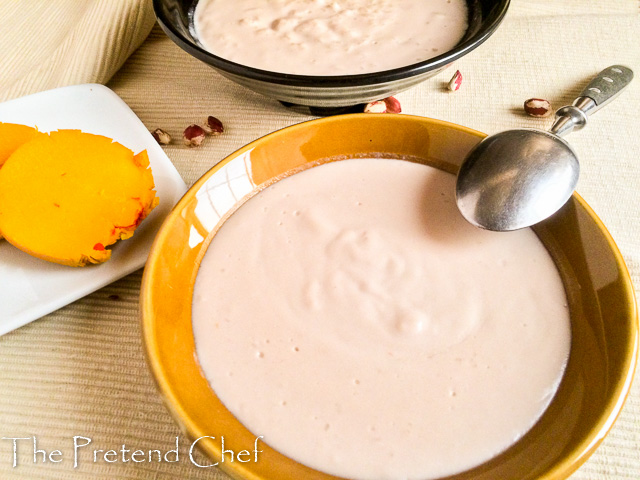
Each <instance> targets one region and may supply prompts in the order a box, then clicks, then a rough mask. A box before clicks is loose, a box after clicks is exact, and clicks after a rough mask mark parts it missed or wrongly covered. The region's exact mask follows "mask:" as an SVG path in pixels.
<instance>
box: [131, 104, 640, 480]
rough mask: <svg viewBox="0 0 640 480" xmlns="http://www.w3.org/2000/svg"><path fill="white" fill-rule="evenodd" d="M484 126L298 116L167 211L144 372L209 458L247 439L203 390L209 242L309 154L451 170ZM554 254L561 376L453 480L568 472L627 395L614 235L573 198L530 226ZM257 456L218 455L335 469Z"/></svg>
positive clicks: (149, 283)
mask: <svg viewBox="0 0 640 480" xmlns="http://www.w3.org/2000/svg"><path fill="white" fill-rule="evenodd" d="M482 137H483V135H482V134H481V133H478V132H475V131H472V130H469V129H467V128H464V127H460V126H458V125H453V124H450V123H446V122H441V121H437V120H430V119H426V118H418V117H411V116H407V115H374V114H359V115H345V116H339V117H329V118H324V119H321V120H314V121H311V122H306V123H302V124H299V125H295V126H292V127H289V128H285V129H283V130H280V131H278V132H275V133H272V134H270V135H267V136H266V137H264V138H261V139H259V140H256V141H255V142H252V143H250V144H249V145H247V146H245V147H243V148H241V149H240V150H238V151H237V152H235V153H233V154H232V155H231V156H229V157H228V158H226V159H225V160H223V161H222V162H220V163H219V164H218V165H216V166H215V167H214V168H213V169H211V170H210V171H209V172H207V173H206V174H205V175H204V176H203V177H202V178H200V180H198V181H197V182H196V184H195V185H194V186H193V187H192V188H191V189H190V190H189V191H188V192H187V194H186V195H185V196H184V197H183V198H182V200H180V202H179V203H178V204H177V206H176V207H175V208H174V210H173V212H172V213H171V214H170V215H169V217H168V218H167V219H166V221H165V223H164V225H163V227H162V229H161V231H160V233H159V234H158V236H157V238H156V240H155V243H154V245H153V248H152V250H151V254H150V256H149V259H148V261H147V265H146V268H145V272H144V278H143V285H142V299H141V312H142V324H143V330H144V343H145V347H146V352H147V356H148V361H149V364H150V366H151V370H152V372H153V375H154V376H155V379H156V381H157V383H158V387H159V390H160V393H161V395H162V396H163V398H164V400H165V402H166V404H167V406H168V407H169V409H170V411H171V413H172V415H173V416H174V418H175V419H176V421H177V422H178V423H179V424H180V426H181V427H182V429H183V431H184V432H185V433H186V434H187V435H188V436H189V437H191V438H192V439H196V438H200V437H203V436H215V437H216V440H213V439H210V438H205V439H202V440H201V441H199V442H198V447H201V448H202V450H203V451H204V452H205V453H206V455H207V456H208V457H210V458H211V459H212V461H217V460H219V458H220V443H219V437H220V436H224V438H225V448H231V449H233V450H236V451H237V450H243V449H246V448H247V447H248V446H253V442H254V440H255V436H254V435H253V434H252V433H251V432H249V431H248V430H247V429H246V428H244V427H243V425H241V424H240V423H239V422H238V421H237V420H236V419H235V418H234V417H233V416H232V415H231V414H230V413H229V411H228V410H227V409H226V408H225V407H224V406H223V405H222V403H221V402H220V400H219V399H218V398H217V397H216V395H215V393H214V392H213V391H212V390H211V389H210V388H209V385H208V383H207V381H206V380H205V378H204V376H203V375H202V372H201V371H200V368H199V366H198V363H197V361H196V356H195V348H194V340H193V334H192V329H191V296H192V291H193V284H194V281H195V277H196V273H197V270H198V265H199V260H200V258H201V257H202V255H203V253H204V250H205V247H204V246H205V245H207V244H208V242H207V241H206V239H207V238H208V237H210V234H211V235H213V233H212V232H215V230H216V227H217V226H218V225H219V224H220V222H221V221H222V220H224V218H225V216H228V215H229V214H230V213H231V212H232V211H233V210H234V208H236V207H237V206H238V205H239V203H241V202H242V200H243V199H246V198H247V197H248V196H250V195H251V194H252V193H255V192H256V191H257V190H258V189H259V188H260V186H264V185H267V184H269V183H272V182H274V181H276V180H277V179H279V178H282V176H283V175H284V174H286V173H291V172H295V170H296V169H301V168H303V167H304V165H305V164H307V163H309V162H316V161H318V160H322V159H327V158H334V157H340V158H341V157H350V156H358V155H367V156H370V155H371V154H383V155H388V156H394V157H395V156H409V157H413V158H417V159H419V160H420V161H422V162H424V163H428V164H431V165H433V166H436V167H438V168H441V169H443V170H446V171H449V172H452V173H454V172H456V171H457V169H458V166H459V164H460V163H461V161H462V159H463V158H464V156H465V154H466V153H467V152H468V151H469V150H470V149H471V147H473V146H474V145H475V144H476V143H477V142H478V141H480V140H481V138H482ZM535 231H536V233H537V234H538V236H539V237H540V238H541V240H542V241H543V243H544V244H545V245H546V247H547V248H548V250H549V251H550V253H551V255H552V256H553V258H554V259H555V261H556V263H557V265H558V267H559V270H560V271H561V274H562V276H563V280H564V283H565V287H566V290H567V295H568V298H569V302H570V310H571V320H572V346H571V355H570V358H569V363H568V366H567V369H566V373H565V377H564V379H563V381H562V384H561V385H560V388H559V390H558V393H557V395H556V397H555V398H554V400H553V401H552V403H551V405H550V406H549V408H548V409H547V411H546V412H545V413H544V415H543V416H542V418H541V419H540V420H539V422H538V423H537V424H536V425H535V426H534V427H533V428H532V429H531V430H530V431H529V432H528V433H527V434H526V435H525V436H524V437H523V438H521V439H520V440H519V441H518V442H517V443H515V444H514V445H513V446H512V447H511V448H509V449H508V450H506V451H505V452H504V453H503V454H501V455H499V456H498V457H496V458H494V459H492V460H491V461H489V462H487V463H485V464H483V465H481V466H479V467H477V468H475V469H473V470H470V471H468V472H465V473H462V474H459V475H456V476H454V477H451V478H452V479H453V478H455V479H478V480H479V479H483V480H484V479H486V480H489V479H490V480H495V479H501V480H509V479H513V480H525V479H534V478H535V479H547V480H550V479H564V478H567V477H568V476H569V475H570V474H571V473H572V472H573V471H575V470H576V469H577V468H578V467H579V466H580V465H581V464H582V463H583V462H584V461H585V460H586V459H587V458H588V457H589V455H590V454H591V453H593V451H594V450H595V449H596V447H597V446H598V445H599V443H600V442H601V441H602V439H603V438H604V436H605V434H606V433H607V432H608V431H609V429H610V428H611V426H612V424H613V422H614V420H615V419H616V417H617V416H618V414H619V412H620V409H621V408H622V405H623V403H624V400H625V398H626V396H627V393H628V392H629V387H630V384H631V380H632V378H633V371H634V368H635V364H636V359H637V352H638V318H637V312H636V303H635V299H634V294H633V288H632V285H631V281H630V279H629V274H628V272H627V269H626V267H625V265H624V262H623V259H622V257H621V255H620V252H619V251H618V249H617V247H616V246H615V244H614V242H613V240H612V239H611V236H610V235H609V233H608V232H607V230H606V229H605V227H604V226H603V225H602V223H601V222H600V220H599V219H598V218H597V217H596V215H595V214H594V213H593V211H592V210H591V209H590V208H589V207H588V206H587V204H586V203H585V202H584V201H583V200H582V199H581V198H580V197H579V196H578V195H574V196H573V197H572V198H571V199H570V200H569V202H568V203H567V205H566V206H565V207H563V208H562V210H561V211H560V212H558V213H557V214H556V215H555V216H553V217H552V218H551V219H549V220H548V221H546V222H544V223H542V224H540V225H539V226H537V227H536V228H535ZM263 450H264V452H263V453H261V454H260V457H259V461H258V462H247V463H239V462H234V463H231V462H226V463H223V464H221V466H223V467H224V469H225V470H226V471H227V473H229V474H230V475H231V476H233V477H235V478H239V479H240V478H241V479H251V480H258V479H260V480H267V479H269V480H299V479H307V480H320V479H329V478H335V477H331V476H329V475H326V474H323V473H320V472H318V471H315V470H312V469H310V468H307V467H304V466H302V465H300V464H298V463H296V462H295V461H293V460H291V459H289V458H287V457H285V456H283V455H281V454H280V453H278V452H276V451H275V450H273V449H270V448H269V447H268V446H266V445H265V446H263Z"/></svg>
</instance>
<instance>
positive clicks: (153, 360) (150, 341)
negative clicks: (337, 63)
mask: <svg viewBox="0 0 640 480" xmlns="http://www.w3.org/2000/svg"><path fill="white" fill-rule="evenodd" d="M356 117H359V118H367V117H368V118H371V114H366V113H357V114H345V115H335V116H331V117H325V118H317V119H312V120H307V121H304V122H301V123H297V124H294V125H290V126H286V127H283V128H280V129H278V130H275V131H273V132H270V133H268V134H265V135H263V136H261V137H259V138H257V139H256V140H253V141H252V142H250V143H248V144H246V145H244V146H242V147H240V148H239V149H237V150H235V151H234V152H232V153H230V154H229V155H228V156H226V157H225V158H223V159H222V160H221V161H220V162H218V163H217V164H216V165H214V166H213V167H212V168H210V169H209V170H207V171H206V172H205V173H204V174H203V175H202V176H201V177H200V178H199V179H198V180H196V182H195V183H194V184H193V185H192V186H191V187H190V188H189V189H188V190H187V192H186V193H185V194H184V195H183V197H182V198H181V199H180V200H179V201H178V202H177V203H176V205H175V206H174V208H173V210H172V211H171V212H170V213H169V214H168V215H167V217H166V219H165V220H164V222H163V225H162V226H161V227H160V230H159V232H158V234H157V236H156V238H155V240H154V242H153V244H152V247H151V250H150V252H149V257H148V261H147V264H146V266H145V269H144V273H143V278H142V283H141V294H140V304H139V305H140V306H139V312H140V322H141V328H142V344H143V350H144V354H145V357H146V360H147V365H148V367H149V370H150V372H151V374H152V378H153V380H154V383H155V384H156V386H157V388H158V392H159V394H160V396H161V397H162V400H163V402H164V404H165V405H166V407H167V409H168V410H169V412H170V413H171V415H172V417H173V419H174V421H175V422H176V423H177V424H178V425H179V426H180V428H181V429H182V431H183V432H185V433H187V434H188V435H189V436H193V434H194V432H198V431H199V427H198V425H197V422H196V421H195V420H194V419H193V418H192V415H190V414H189V413H188V412H187V411H186V410H185V409H184V408H183V406H182V405H181V403H180V401H179V400H178V398H177V396H176V393H175V391H174V387H172V386H171V385H170V382H169V381H168V379H167V377H166V374H165V372H164V371H163V367H162V362H161V359H160V356H159V354H158V350H159V348H158V345H157V344H156V342H155V339H154V337H153V330H154V327H153V326H152V324H151V322H150V320H149V319H150V318H152V317H153V316H154V315H153V313H152V308H151V306H150V303H149V300H148V299H149V296H150V295H149V293H148V292H149V291H150V289H151V286H152V283H153V270H154V269H155V268H156V266H155V265H154V261H155V259H156V258H157V257H158V256H159V251H160V244H161V243H162V242H163V239H164V238H165V237H166V236H168V235H169V228H168V226H169V224H170V220H171V219H172V218H173V217H174V216H176V215H178V216H179V215H180V212H181V211H182V209H183V208H185V207H186V206H187V205H188V204H189V203H190V202H191V201H192V200H193V197H195V194H196V192H197V191H198V190H199V189H200V188H201V187H202V186H203V185H204V184H205V183H206V182H207V181H208V180H209V179H210V178H211V177H212V176H213V175H214V174H215V173H216V172H218V171H219V170H221V169H222V168H223V167H224V166H226V165H227V164H228V163H230V162H231V161H233V160H235V159H236V158H237V157H239V156H241V155H242V154H244V153H246V152H248V151H251V150H252V149H253V148H255V147H256V146H257V145H259V144H260V143H261V142H263V141H265V139H267V138H272V137H276V136H278V135H281V134H282V133H283V132H287V131H296V130H299V129H305V128H307V124H309V123H312V124H314V125H317V124H323V123H333V122H340V121H342V120H344V119H353V118H356ZM385 117H387V118H394V117H398V118H402V119H405V120H407V121H420V122H424V121H426V122H429V123H432V124H435V125H439V126H444V127H448V128H452V129H454V130H457V131H460V132H464V133H468V134H471V135H474V136H476V137H478V138H479V139H480V140H481V139H482V138H484V137H486V134H485V133H482V132H479V131H477V130H474V129H471V128H469V127H465V126H463V125H459V124H455V123H452V122H447V121H444V120H439V119H433V118H429V117H422V116H416V115H407V114H385ZM571 200H574V201H575V202H576V203H577V204H578V205H579V206H580V207H581V208H583V209H584V212H585V213H586V214H587V216H588V217H589V218H590V219H591V220H592V221H593V222H594V223H595V225H596V227H597V229H598V230H599V231H600V232H601V233H602V235H603V237H604V240H605V241H606V243H607V244H608V245H609V247H610V251H611V253H612V254H613V257H614V260H615V264H616V266H617V267H618V269H619V272H620V277H621V278H620V281H621V283H622V288H621V290H622V293H623V295H624V298H625V299H626V300H627V302H626V303H627V305H628V316H629V318H630V319H631V320H632V321H633V325H634V328H633V331H632V332H631V333H630V335H629V339H628V341H627V342H626V345H625V351H626V352H628V353H627V355H626V358H625V362H624V363H625V369H624V372H625V374H626V375H625V376H624V381H619V382H616V383H615V386H614V388H612V390H611V392H610V394H609V395H608V398H607V401H606V402H605V406H604V408H603V410H602V413H601V414H600V415H599V416H598V421H597V423H596V424H595V425H594V426H593V427H592V428H591V429H590V430H589V431H588V434H586V435H585V436H584V438H583V439H582V440H581V441H580V442H579V443H578V444H577V445H576V446H575V447H574V448H572V449H570V450H569V451H567V452H566V453H565V455H563V457H561V458H560V459H559V461H558V462H556V463H555V464H553V465H551V466H550V467H549V468H548V469H547V470H546V471H545V472H544V473H543V474H542V475H541V476H539V477H538V478H537V480H562V479H566V478H568V477H569V476H570V475H571V474H572V473H574V472H575V471H576V470H578V468H580V466H581V465H583V464H584V463H585V462H586V461H587V460H588V459H589V457H590V456H591V455H592V454H593V453H594V452H595V450H596V449H597V448H598V446H599V445H600V444H601V443H602V442H603V441H604V439H605V437H606V436H607V434H608V433H609V432H610V431H611V429H612V428H613V425H614V423H615V421H616V420H617V418H618V417H619V415H620V413H621V411H622V408H623V406H624V404H625V402H626V400H627V398H628V396H629V393H630V391H631V385H632V383H633V379H634V376H635V372H636V370H637V363H638V357H639V348H640V325H639V312H638V304H637V299H636V294H635V289H634V287H633V283H632V281H631V276H630V274H629V270H628V267H627V265H626V263H625V261H624V258H623V256H622V253H621V252H620V250H619V248H618V246H617V245H616V243H615V241H614V239H613V237H612V235H611V233H610V232H609V230H608V229H607V228H606V226H605V225H604V223H603V222H602V220H601V219H600V218H599V217H598V216H597V214H596V213H595V211H594V210H593V209H592V208H591V207H590V206H589V204H588V203H587V202H586V201H585V200H584V199H583V198H582V197H581V196H580V195H579V194H578V193H577V192H574V193H573V194H572V196H571V198H570V201H571ZM202 443H203V444H206V442H202ZM203 448H204V449H206V448H207V446H206V445H203ZM220 467H222V468H223V470H224V471H225V472H226V473H227V474H229V475H232V477H233V478H246V479H247V480H263V477H261V476H260V475H258V474H254V473H253V472H243V475H245V476H243V477H239V476H238V475H239V473H238V472H236V471H234V470H230V469H228V468H227V466H226V465H225V464H221V465H220ZM463 473H464V472H463Z"/></svg>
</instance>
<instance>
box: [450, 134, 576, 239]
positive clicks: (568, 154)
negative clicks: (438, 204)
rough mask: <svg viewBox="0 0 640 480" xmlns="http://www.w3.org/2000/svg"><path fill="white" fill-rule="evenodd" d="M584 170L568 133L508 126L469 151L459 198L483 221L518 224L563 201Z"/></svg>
mask: <svg viewBox="0 0 640 480" xmlns="http://www.w3.org/2000/svg"><path fill="white" fill-rule="evenodd" d="M579 172H580V165H579V163H578V158H577V156H576V154H575V152H574V151H573V149H572V148H571V146H570V145H569V144H568V143H567V142H566V141H564V140H563V139H562V138H560V137H558V136H556V135H553V134H551V133H548V132H544V131H541V130H533V129H517V130H507V131H505V132H501V133H498V134H496V135H492V136H490V137H487V138H486V139H485V140H484V141H482V142H480V143H479V144H478V145H477V146H476V147H475V148H474V149H473V150H472V151H471V152H470V153H469V155H468V156H467V158H466V160H465V162H464V163H463V164H462V166H461V168H460V172H459V173H458V182H457V183H456V201H457V203H458V208H459V209H460V212H461V213H462V215H463V216H464V217H465V218H466V219H467V220H468V221H469V222H471V223H472V224H473V225H475V226H477V227H481V228H485V229H488V230H495V231H508V230H516V229H519V228H524V227H527V226H529V225H532V224H534V223H537V222H539V221H540V220H542V219H545V218H547V217H549V216H550V215H552V214H553V213H554V212H556V211H557V210H558V209H559V208H560V207H562V205H564V204H565V202H566V201H567V200H568V199H569V197H570V196H571V194H572V193H573V191H574V190H575V187H576V185H577V183H578V176H579Z"/></svg>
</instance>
